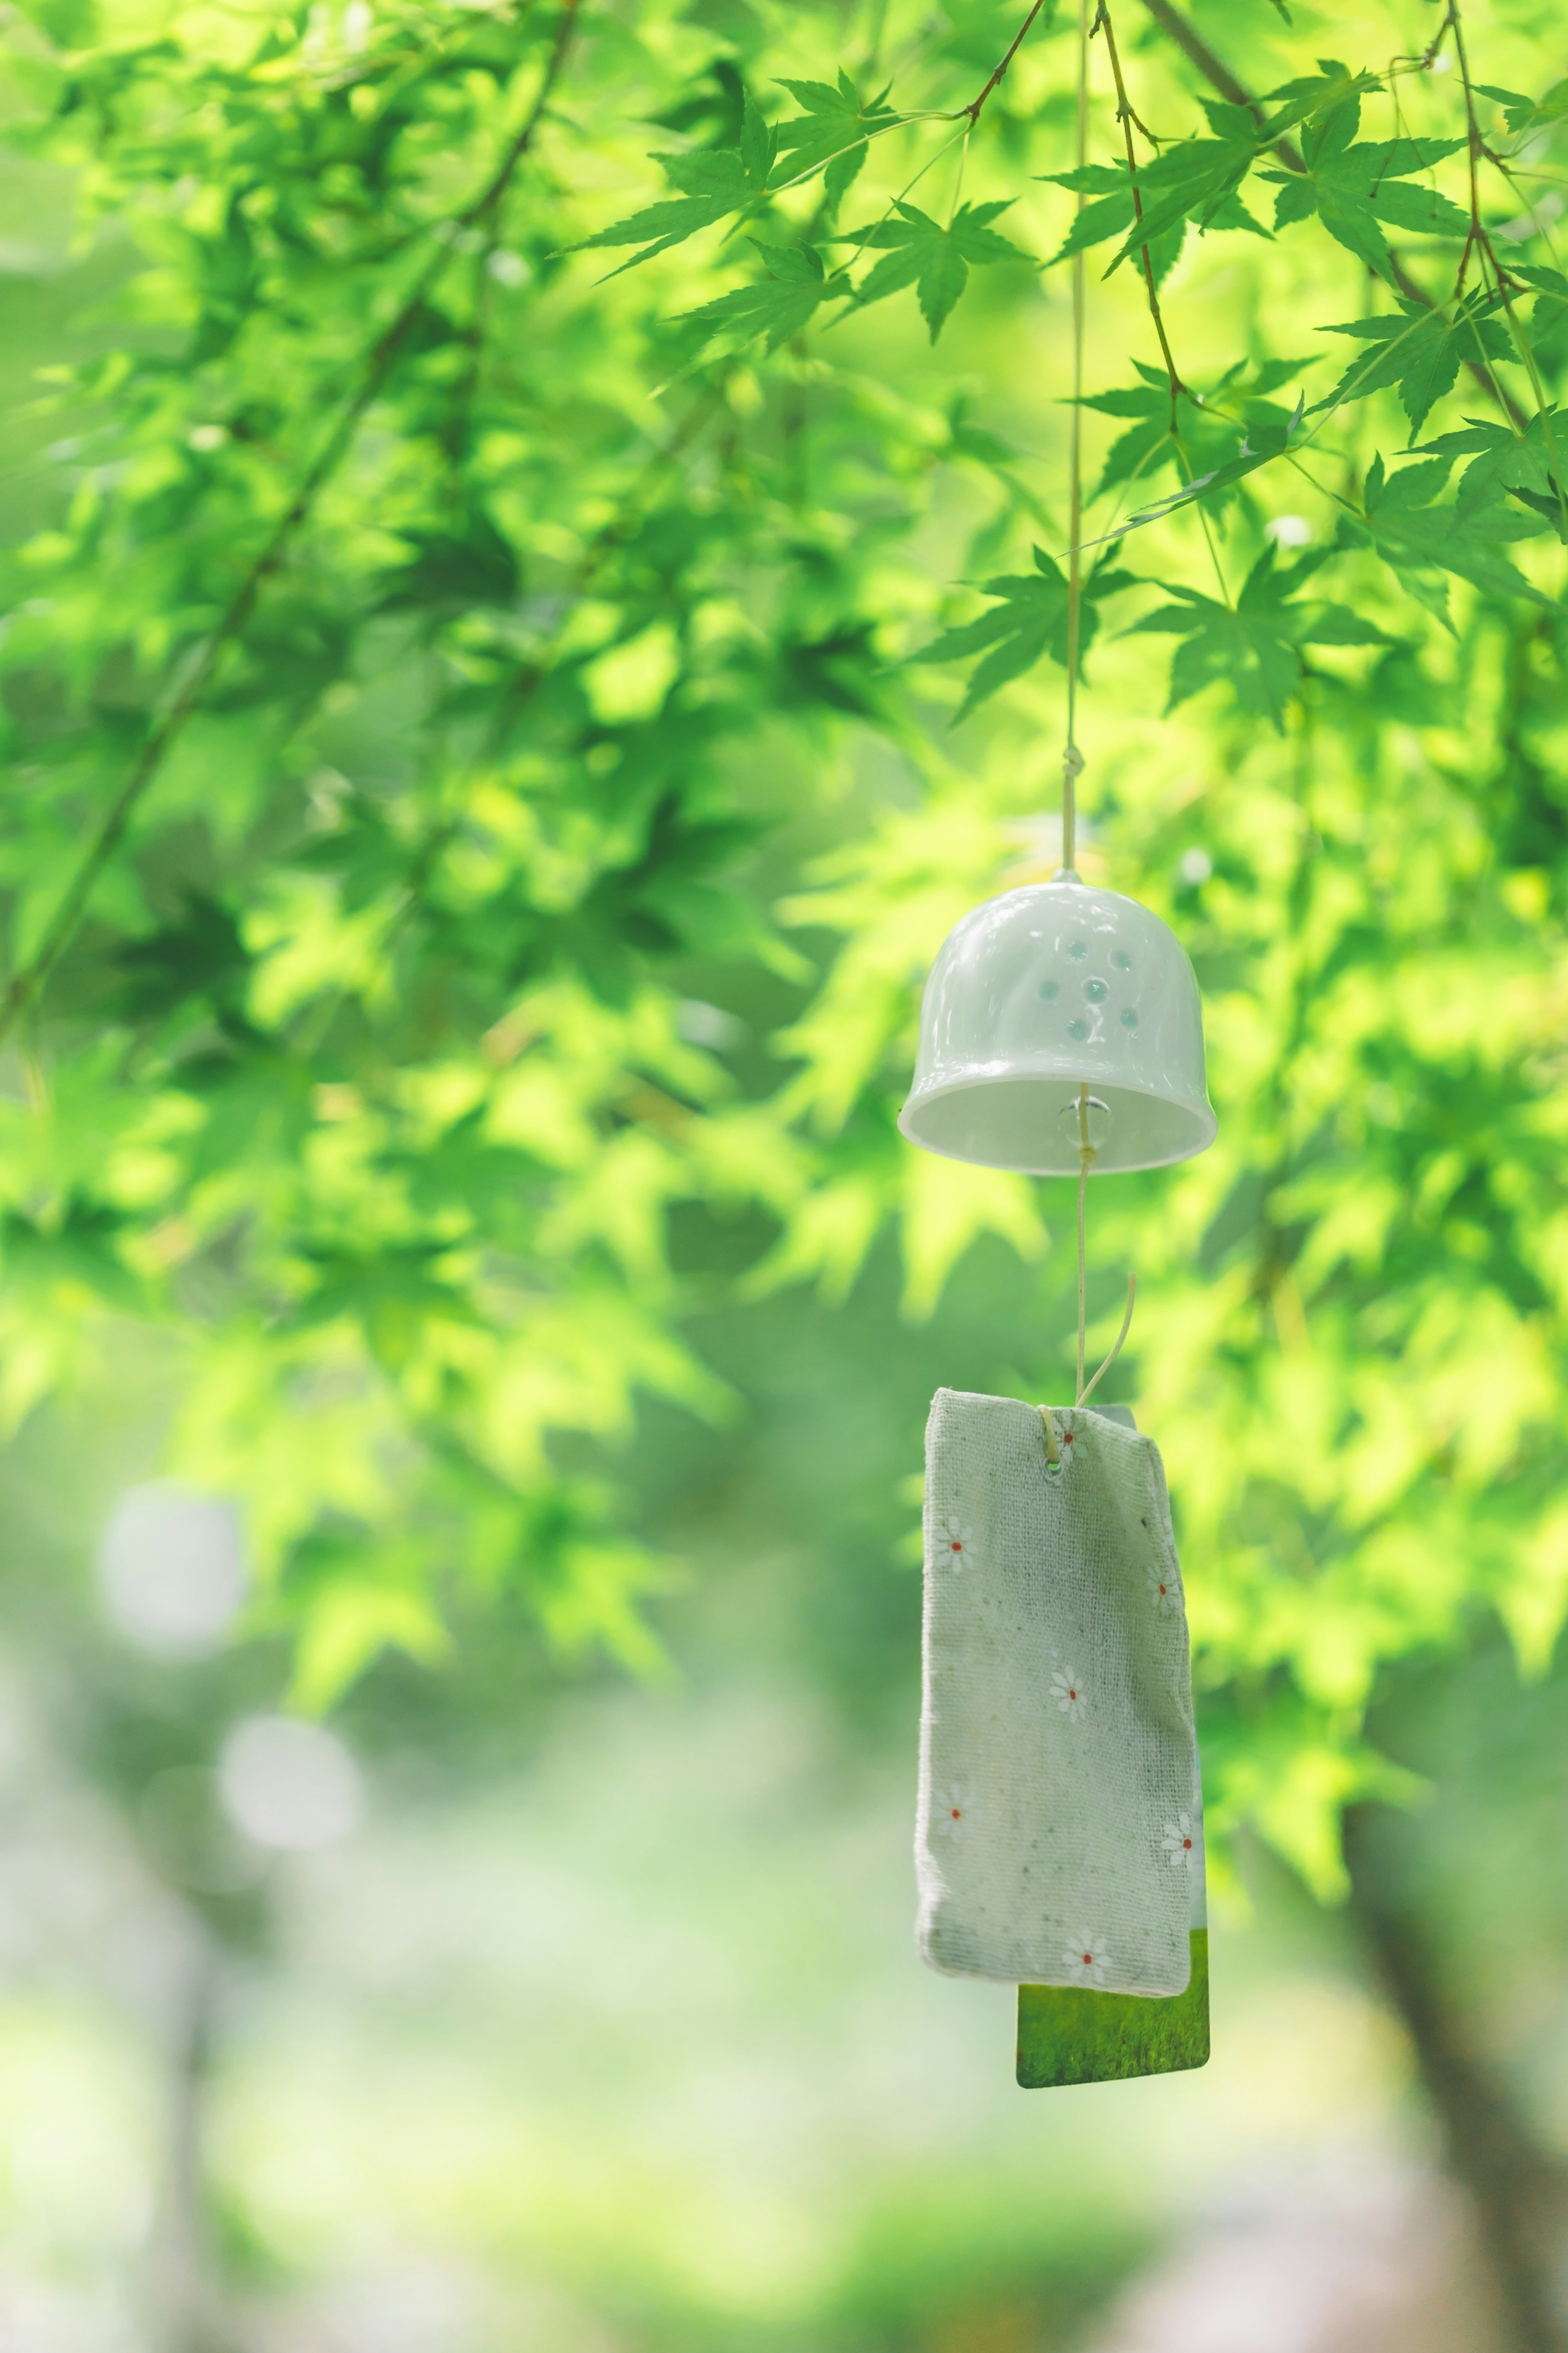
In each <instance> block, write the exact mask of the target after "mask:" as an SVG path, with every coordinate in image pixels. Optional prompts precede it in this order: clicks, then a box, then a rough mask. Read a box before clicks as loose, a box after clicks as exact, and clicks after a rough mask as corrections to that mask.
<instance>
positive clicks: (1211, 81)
mask: <svg viewBox="0 0 1568 2353" xmlns="http://www.w3.org/2000/svg"><path fill="white" fill-rule="evenodd" d="M1143 5H1144V6H1145V8H1147V9H1148V11H1149V14H1150V15H1151V16H1152V17H1153V19H1154V22H1155V23H1156V24H1157V25H1158V26H1159V27H1160V29H1161V31H1162V32H1163V33H1164V34H1166V35H1167V36H1168V37H1169V38H1170V39H1171V40H1173V41H1174V43H1175V45H1176V47H1178V48H1179V49H1180V50H1181V52H1182V54H1183V56H1184V57H1185V58H1188V59H1189V60H1190V62H1191V63H1192V64H1193V65H1194V66H1196V68H1197V69H1198V71H1199V73H1201V74H1202V76H1203V78H1204V79H1205V81H1206V82H1207V83H1208V85H1209V88H1210V89H1211V90H1217V91H1218V93H1219V95H1220V97H1221V98H1223V99H1226V100H1229V102H1230V104H1231V105H1232V106H1245V107H1246V109H1247V112H1248V113H1249V114H1250V115H1251V116H1252V118H1253V121H1255V122H1256V123H1257V124H1258V128H1259V129H1260V130H1261V128H1262V127H1263V124H1264V121H1265V120H1266V117H1265V115H1264V111H1263V109H1262V107H1261V106H1259V104H1258V100H1256V99H1255V98H1254V97H1253V95H1252V92H1251V91H1250V90H1248V89H1247V86H1246V84H1245V83H1244V82H1239V81H1237V78H1236V76H1235V75H1234V74H1233V73H1232V72H1231V69H1230V68H1229V67H1228V66H1227V65H1226V62H1225V59H1224V58H1222V57H1218V56H1216V54H1215V51H1214V50H1213V49H1211V48H1210V47H1209V45H1208V43H1207V42H1206V41H1205V39H1204V37H1203V35H1202V34H1201V33H1200V32H1199V31H1198V30H1197V28H1196V26H1193V25H1190V24H1189V23H1188V22H1187V19H1186V18H1185V17H1184V16H1183V15H1182V13H1181V11H1180V10H1179V9H1178V8H1175V7H1173V5H1172V0H1143ZM1274 152H1275V153H1276V154H1277V155H1278V156H1279V160H1280V162H1281V163H1282V164H1285V165H1286V166H1287V167H1288V168H1289V170H1290V171H1292V172H1304V171H1305V170H1306V168H1307V166H1306V162H1305V159H1304V158H1303V156H1302V153H1301V151H1300V148H1299V147H1298V146H1297V144H1296V142H1295V141H1294V140H1293V139H1279V140H1276V142H1275V144H1274ZM1390 259H1391V260H1392V262H1393V264H1394V284H1395V286H1396V287H1397V288H1398V290H1399V291H1400V293H1401V294H1403V295H1404V296H1405V300H1406V301H1409V302H1419V303H1420V305H1421V307H1422V309H1423V310H1426V311H1435V310H1436V308H1437V305H1436V302H1434V301H1433V300H1432V297H1431V296H1430V294H1428V293H1427V291H1426V288H1425V287H1424V286H1421V285H1419V284H1417V282H1416V280H1415V279H1414V278H1412V277H1411V275H1410V273H1409V271H1408V270H1407V269H1405V264H1404V263H1403V262H1402V261H1401V260H1400V259H1399V256H1398V255H1397V254H1396V253H1395V254H1392V255H1391V256H1390ZM1465 365H1466V367H1467V368H1468V370H1469V372H1470V374H1471V375H1472V376H1473V377H1474V378H1475V380H1476V382H1477V383H1478V384H1479V385H1480V387H1481V389H1482V391H1483V392H1484V393H1486V394H1487V396H1489V398H1490V399H1492V400H1495V401H1496V402H1497V404H1498V406H1499V407H1500V409H1501V410H1502V411H1503V413H1504V415H1505V416H1506V417H1508V419H1509V422H1510V424H1511V425H1512V427H1513V428H1514V431H1515V432H1516V433H1522V432H1523V431H1524V429H1525V427H1526V425H1527V423H1528V422H1529V419H1528V418H1527V417H1526V415H1525V412H1524V410H1523V409H1522V408H1521V406H1520V405H1519V403H1518V401H1516V400H1515V399H1514V397H1513V396H1512V394H1511V393H1510V392H1509V391H1508V390H1507V389H1506V387H1505V386H1504V385H1500V383H1499V382H1498V380H1497V378H1496V376H1495V375H1493V374H1492V372H1491V370H1490V368H1489V367H1488V366H1487V365H1486V364H1484V362H1482V361H1480V360H1472V359H1468V360H1466V362H1465Z"/></svg>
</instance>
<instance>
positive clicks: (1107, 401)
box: [1081, 359, 1310, 498]
mask: <svg viewBox="0 0 1568 2353" xmlns="http://www.w3.org/2000/svg"><path fill="white" fill-rule="evenodd" d="M1132 364H1133V366H1134V367H1135V368H1136V369H1137V371H1138V373H1139V375H1141V376H1142V379H1143V381H1142V384H1136V385H1120V386H1118V387H1117V389H1116V390H1115V391H1112V392H1095V393H1089V394H1088V395H1086V396H1085V398H1084V400H1083V402H1082V404H1081V405H1082V406H1084V407H1085V408H1092V409H1095V410H1097V411H1098V412H1099V413H1100V416H1102V417H1125V418H1127V419H1128V420H1129V422H1128V428H1127V430H1126V432H1125V433H1123V434H1121V435H1120V436H1119V437H1118V438H1117V439H1116V440H1115V441H1113V442H1112V443H1111V445H1110V449H1109V450H1108V452H1107V453H1106V459H1105V465H1104V468H1103V470H1102V471H1101V473H1100V480H1099V481H1098V483H1097V484H1096V485H1095V491H1094V495H1095V497H1096V498H1099V497H1100V496H1101V495H1102V494H1103V493H1104V492H1105V491H1109V490H1113V489H1114V488H1115V487H1116V485H1117V484H1118V483H1119V482H1128V481H1142V480H1149V479H1150V478H1151V477H1152V476H1153V475H1155V474H1157V473H1158V472H1159V471H1160V470H1161V468H1162V467H1163V466H1168V465H1172V464H1178V463H1179V464H1184V466H1185V469H1186V470H1187V473H1188V475H1189V477H1190V478H1192V479H1194V480H1195V479H1196V478H1197V477H1198V476H1200V475H1201V476H1203V478H1204V479H1205V480H1208V479H1209V477H1210V476H1211V475H1212V474H1213V473H1214V472H1215V470H1218V469H1219V468H1221V467H1223V466H1224V465H1225V464H1226V462H1227V460H1229V459H1233V458H1236V457H1238V456H1240V455H1241V454H1242V451H1241V444H1242V443H1243V442H1244V441H1250V440H1251V439H1252V438H1253V437H1252V430H1251V428H1252V427H1256V428H1257V433H1258V443H1259V444H1265V443H1268V441H1269V439H1270V437H1271V435H1272V434H1274V433H1276V432H1278V431H1279V430H1280V429H1282V428H1283V427H1287V426H1288V425H1289V419H1288V417H1286V416H1285V413H1284V411H1283V410H1281V409H1279V408H1277V407H1271V406H1268V404H1267V403H1266V402H1265V401H1263V399H1262V397H1261V396H1262V395H1263V394H1265V393H1268V392H1272V391H1274V390H1275V389H1276V387H1277V386H1278V385H1281V384H1284V383H1287V382H1288V381H1289V378H1290V377H1291V376H1293V375H1298V374H1299V373H1300V370H1301V369H1302V368H1303V367H1306V366H1310V361H1306V360H1284V359H1281V360H1269V361H1266V362H1265V363H1264V364H1262V365H1261V366H1259V367H1257V368H1255V369H1251V370H1249V369H1248V367H1247V363H1246V362H1245V361H1238V362H1237V364H1236V365H1235V366H1234V367H1231V368H1228V369H1227V370H1226V373H1225V375H1223V376H1221V377H1220V379H1219V381H1218V383H1217V384H1216V385H1215V387H1214V390H1213V391H1212V393H1209V394H1206V395H1205V396H1197V395H1195V394H1193V393H1189V392H1186V391H1185V390H1184V391H1181V392H1178V394H1177V396H1176V419H1175V430H1174V432H1173V430H1172V424H1171V387H1170V380H1169V378H1168V377H1167V376H1166V375H1165V373H1164V371H1163V369H1161V368H1152V367H1147V366H1145V364H1144V363H1143V362H1142V360H1134V361H1133V363H1132ZM1237 409H1239V410H1240V412H1241V417H1242V422H1241V424H1240V425H1239V426H1238V425H1237V423H1236V421H1235V412H1236V411H1237ZM1219 412H1225V413H1219ZM1248 454H1250V452H1249V453H1248Z"/></svg>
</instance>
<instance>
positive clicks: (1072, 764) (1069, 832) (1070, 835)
mask: <svg viewBox="0 0 1568 2353" xmlns="http://www.w3.org/2000/svg"><path fill="white" fill-rule="evenodd" d="M1088 164H1089V0H1079V11H1078V169H1079V179H1080V181H1081V179H1082V177H1083V174H1084V172H1085V170H1086V169H1087V168H1088ZM1083 206H1084V190H1083V188H1082V187H1081V186H1080V187H1079V189H1078V191H1077V193H1076V195H1075V198H1074V205H1073V218H1074V224H1075V226H1076V224H1077V220H1078V216H1079V214H1081V213H1082V211H1083ZM1084 302H1085V290H1084V257H1083V252H1082V249H1081V248H1080V249H1079V251H1078V252H1077V253H1075V254H1074V256H1073V258H1072V422H1071V424H1070V425H1069V427H1068V728H1067V742H1066V744H1064V745H1063V747H1062V864H1063V865H1064V866H1065V867H1066V868H1067V870H1068V872H1069V873H1070V872H1071V871H1073V868H1074V865H1075V863H1076V860H1077V851H1078V793H1077V786H1078V780H1079V776H1082V774H1083V754H1082V753H1081V752H1080V751H1079V748H1078V672H1079V661H1080V659H1082V645H1081V631H1082V621H1083V565H1082V558H1081V556H1080V554H1079V540H1080V539H1081V538H1082V536H1083V316H1084ZM1079 1370H1080V1377H1081V1366H1080V1368H1079Z"/></svg>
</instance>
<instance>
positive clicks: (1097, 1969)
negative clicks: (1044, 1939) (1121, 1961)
mask: <svg viewBox="0 0 1568 2353" xmlns="http://www.w3.org/2000/svg"><path fill="white" fill-rule="evenodd" d="M1109 1962H1110V1954H1109V1953H1108V1952H1107V1951H1106V1949H1105V1947H1104V1946H1103V1945H1102V1944H1101V1943H1100V1939H1099V1937H1098V1936H1091V1935H1090V1934H1089V1930H1088V1929H1087V1928H1086V1929H1085V1930H1084V1931H1083V1934H1082V1935H1081V1936H1079V1940H1078V1942H1077V1944H1076V1945H1069V1946H1068V1948H1067V1950H1066V1951H1065V1952H1064V1953H1063V1955H1062V1967H1063V1968H1065V1969H1068V1971H1070V1973H1071V1976H1072V1978H1073V1979H1074V1981H1075V1982H1076V1983H1078V1984H1079V1985H1092V1986H1102V1985H1103V1984H1104V1983H1105V1971H1106V1968H1107V1965H1108V1964H1109Z"/></svg>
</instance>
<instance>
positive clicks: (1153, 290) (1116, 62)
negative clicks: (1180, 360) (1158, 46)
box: [1089, 0, 1186, 441]
mask: <svg viewBox="0 0 1568 2353" xmlns="http://www.w3.org/2000/svg"><path fill="white" fill-rule="evenodd" d="M1099 32H1103V33H1104V35H1105V47H1106V54H1107V55H1108V57H1109V58H1110V70H1111V74H1112V76H1113V77H1114V79H1115V82H1116V120H1117V121H1118V122H1120V124H1121V136H1122V141H1123V143H1124V145H1125V147H1126V150H1127V177H1128V179H1129V181H1130V182H1131V188H1132V217H1133V219H1134V221H1136V222H1138V223H1140V224H1142V218H1143V192H1142V189H1141V188H1140V187H1139V185H1138V158H1137V155H1136V154H1135V153H1134V152H1133V146H1132V125H1133V123H1134V122H1135V121H1137V117H1136V116H1135V115H1134V113H1133V111H1132V104H1131V100H1130V99H1129V97H1128V95H1127V84H1126V82H1125V81H1124V80H1123V79H1122V74H1121V54H1120V52H1119V51H1118V49H1117V47H1116V28H1115V26H1113V25H1112V23H1111V21H1110V9H1109V8H1108V7H1107V6H1106V5H1105V0H1100V5H1099V7H1098V9H1097V10H1096V12H1095V19H1094V24H1093V26H1092V27H1091V28H1090V36H1089V37H1090V38H1091V39H1092V38H1093V36H1094V34H1095V33H1099ZM1139 128H1140V129H1141V130H1142V124H1141V123H1140V124H1139ZM1143 135H1144V137H1145V138H1148V137H1149V136H1150V135H1151V134H1150V133H1149V132H1147V131H1145V132H1143ZM1138 250H1139V252H1140V254H1141V255H1142V259H1143V283H1144V286H1145V288H1146V289H1147V291H1148V296H1149V316H1150V317H1151V319H1152V321H1153V322H1154V332H1155V334H1156V335H1158V337H1159V339H1160V353H1161V356H1162V357H1163V360H1164V363H1165V374H1166V375H1167V376H1168V377H1169V378H1170V380H1171V438H1172V440H1173V441H1174V440H1176V439H1177V438H1178V435H1177V432H1176V403H1177V401H1178V399H1179V398H1180V397H1181V396H1182V394H1183V393H1184V392H1185V390H1186V385H1184V383H1183V382H1182V379H1181V375H1180V374H1179V372H1178V370H1177V367H1176V362H1175V357H1174V354H1173V352H1172V350H1171V343H1170V338H1169V336H1168V335H1167V334H1166V332H1165V322H1164V319H1163V317H1162V315H1161V311H1160V295H1159V290H1158V287H1157V286H1156V284H1155V280H1154V260H1153V256H1152V254H1151V253H1150V251H1149V248H1148V247H1147V246H1146V245H1141V246H1140V247H1139V248H1138Z"/></svg>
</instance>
